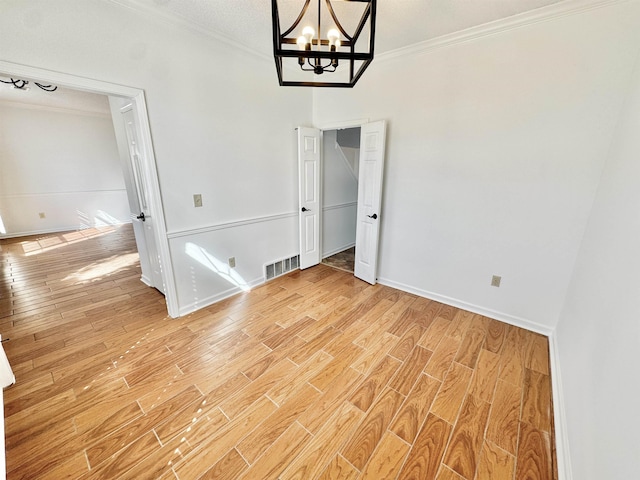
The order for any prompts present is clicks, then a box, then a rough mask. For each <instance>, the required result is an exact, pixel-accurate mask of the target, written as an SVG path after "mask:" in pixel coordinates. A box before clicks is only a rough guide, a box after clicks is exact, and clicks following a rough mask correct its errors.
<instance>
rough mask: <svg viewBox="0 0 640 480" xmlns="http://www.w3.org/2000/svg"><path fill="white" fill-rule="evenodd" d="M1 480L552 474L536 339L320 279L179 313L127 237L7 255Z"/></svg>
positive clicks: (29, 242)
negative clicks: (153, 283) (8, 377)
mask: <svg viewBox="0 0 640 480" xmlns="http://www.w3.org/2000/svg"><path fill="white" fill-rule="evenodd" d="M0 248H1V250H0V254H1V261H2V267H3V269H2V279H1V281H0V289H1V290H0V294H1V298H0V333H2V337H3V338H10V340H9V341H8V342H6V343H5V344H4V345H5V348H6V351H7V355H8V357H9V360H10V362H11V363H12V366H13V368H14V372H15V374H16V379H17V384H16V385H15V386H13V387H10V388H8V389H6V390H5V415H6V440H7V468H8V472H9V474H8V478H9V479H19V478H24V479H62V478H71V479H73V478H82V479H88V478H92V479H93V478H96V479H98V478H100V479H116V478H131V479H134V478H135V479H140V478H160V479H174V478H179V479H182V480H185V479H188V480H191V479H199V478H215V479H251V480H254V479H260V480H262V479H277V478H280V479H293V478H297V479H305V480H306V479H335V478H345V479H364V478H368V479H376V480H380V479H396V478H397V479H433V478H439V479H466V480H475V479H502V478H504V479H525V478H526V479H551V478H554V470H555V467H554V460H553V459H554V455H553V422H552V405H551V394H550V378H549V362H548V345H547V341H546V339H545V338H544V337H542V336H540V335H537V334H534V333H531V332H528V331H526V330H522V329H519V328H515V327H512V326H509V325H506V324H504V323H501V322H498V321H495V320H491V319H489V318H486V317H483V316H481V315H474V314H472V313H469V312H466V311H463V310H459V309H456V308H453V307H449V306H446V305H443V304H440V303H437V302H433V301H429V300H426V299H424V298H419V297H416V296H414V295H411V294H407V293H404V292H400V291H397V290H394V289H391V288H388V287H384V286H381V285H376V286H371V285H368V284H366V283H364V282H361V281H359V280H358V279H356V278H354V277H353V275H350V274H348V273H345V272H341V271H339V270H335V269H332V268H328V267H326V266H323V265H320V266H317V267H314V268H311V269H308V270H304V271H296V272H292V273H290V274H288V275H286V276H283V277H280V278H277V279H275V280H273V281H272V282H269V283H267V284H265V285H263V286H261V287H259V288H256V289H255V290H254V291H252V292H249V293H243V294H239V295H237V296H234V297H232V298H229V299H227V300H224V301H222V302H220V303H218V304H216V305H214V306H211V307H208V308H205V309H203V310H201V311H199V312H196V313H194V314H191V315H188V316H186V317H183V318H180V319H171V318H168V317H167V315H166V308H165V305H164V298H163V297H162V295H161V294H159V293H158V292H157V291H156V290H154V289H152V288H148V287H146V286H144V285H143V284H142V283H141V282H140V281H139V277H140V270H139V265H138V262H137V259H136V254H135V242H134V240H133V236H132V231H131V228H130V227H122V228H109V229H105V230H87V231H83V232H78V233H69V234H58V235H47V236H43V237H40V238H28V239H18V240H13V241H10V240H5V241H2V242H0Z"/></svg>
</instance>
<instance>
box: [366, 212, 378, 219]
mask: <svg viewBox="0 0 640 480" xmlns="http://www.w3.org/2000/svg"><path fill="white" fill-rule="evenodd" d="M367 217H369V218H373V219H374V220H375V219H376V218H378V214H377V213H374V214H373V215H367Z"/></svg>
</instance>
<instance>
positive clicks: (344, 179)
mask: <svg viewBox="0 0 640 480" xmlns="http://www.w3.org/2000/svg"><path fill="white" fill-rule="evenodd" d="M322 142H323V145H322V178H323V180H322V204H323V209H322V214H323V216H322V258H325V257H328V256H330V255H333V254H335V253H338V252H341V251H343V250H345V249H346V248H349V247H352V246H353V245H355V243H356V213H357V201H358V182H357V181H356V178H355V177H354V175H353V173H352V172H350V171H349V167H348V166H347V161H346V159H345V158H344V157H343V155H342V153H341V152H340V150H339V148H338V149H336V130H327V131H325V132H323V134H322Z"/></svg>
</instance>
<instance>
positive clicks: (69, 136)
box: [0, 92, 129, 237]
mask: <svg viewBox="0 0 640 480" xmlns="http://www.w3.org/2000/svg"><path fill="white" fill-rule="evenodd" d="M51 95H55V92H53V93H51ZM105 104H106V98H105ZM40 213H43V214H44V215H45V218H40V216H39V214H40ZM0 216H1V218H2V223H3V224H4V228H3V229H2V228H0V236H6V237H9V236H20V235H30V234H35V233H42V232H55V231H64V230H71V229H76V228H86V227H91V226H96V225H109V224H117V223H126V222H128V221H129V212H128V207H127V194H126V191H125V188H124V183H123V180H122V171H121V169H120V163H119V159H118V151H117V148H116V143H115V136H114V133H113V126H112V124H111V119H110V118H109V117H108V116H107V115H99V114H94V113H89V112H82V111H70V110H69V111H65V110H60V109H55V108H47V107H38V106H31V105H20V104H13V103H1V102H0Z"/></svg>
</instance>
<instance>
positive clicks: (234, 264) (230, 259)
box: [229, 257, 236, 268]
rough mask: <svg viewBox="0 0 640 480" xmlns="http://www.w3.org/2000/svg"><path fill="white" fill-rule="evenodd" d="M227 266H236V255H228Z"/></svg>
mask: <svg viewBox="0 0 640 480" xmlns="http://www.w3.org/2000/svg"><path fill="white" fill-rule="evenodd" d="M229 266H230V267H231V268H236V257H229Z"/></svg>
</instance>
